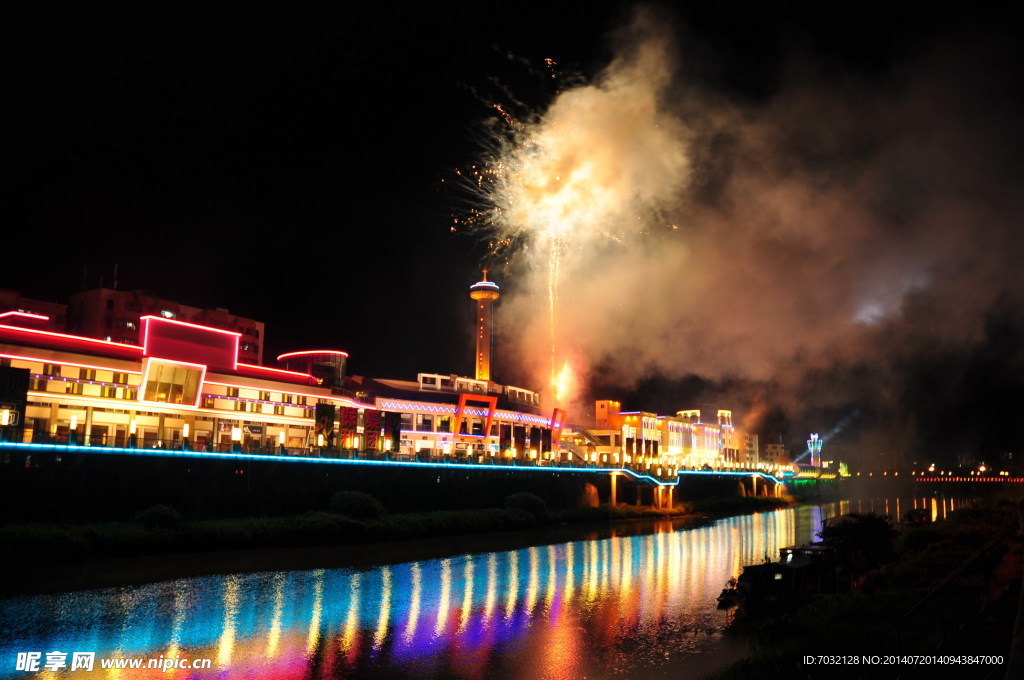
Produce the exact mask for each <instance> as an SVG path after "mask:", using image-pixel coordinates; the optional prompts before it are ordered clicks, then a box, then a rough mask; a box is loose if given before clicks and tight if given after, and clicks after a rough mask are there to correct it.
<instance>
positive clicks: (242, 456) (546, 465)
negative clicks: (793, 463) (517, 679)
mask: <svg viewBox="0 0 1024 680" xmlns="http://www.w3.org/2000/svg"><path fill="white" fill-rule="evenodd" d="M215 448H216V449H217V450H203V451H193V450H189V449H187V448H182V447H180V446H179V447H178V448H175V449H166V448H159V447H154V448H143V447H133V446H84V445H79V444H71V443H40V442H33V443H30V444H25V443H15V442H0V451H5V452H11V451H24V452H25V453H29V454H31V453H33V452H53V453H85V454H96V455H128V456H156V457H165V458H192V459H208V460H249V461H280V462H291V463H318V464H326V465H364V466H389V467H408V468H432V469H441V468H443V469H473V470H507V471H514V472H524V473H548V474H553V473H558V472H567V471H572V472H580V473H589V474H604V475H608V474H621V475H626V476H629V477H632V478H633V479H635V480H637V481H642V482H645V483H647V484H651V485H654V486H676V485H678V484H679V479H680V477H682V476H688V475H700V476H721V475H726V476H733V477H748V478H749V477H760V478H762V479H765V480H768V481H771V482H774V483H781V480H780V479H778V478H777V477H775V476H774V475H772V474H769V473H766V472H762V471H759V470H742V471H738V470H678V471H675V472H674V473H673V474H672V475H671V476H662V477H661V478H659V477H657V476H655V475H651V474H648V473H646V472H644V471H638V470H634V469H631V468H628V467H607V466H604V467H602V466H600V465H599V464H597V463H580V462H573V461H571V460H567V461H554V460H544V459H529V460H522V459H520V460H515V459H504V458H500V457H491V456H486V457H485V456H479V457H475V458H474V459H467V458H465V457H456V456H447V457H442V458H440V459H429V460H418V459H416V457H415V455H414V454H396V453H383V452H376V451H355V450H349V449H287V448H283V447H281V448H274V449H266V448H264V449H258V450H243V449H242V447H240V446H238V447H234V450H232V447H231V446H230V445H220V446H217V447H215Z"/></svg>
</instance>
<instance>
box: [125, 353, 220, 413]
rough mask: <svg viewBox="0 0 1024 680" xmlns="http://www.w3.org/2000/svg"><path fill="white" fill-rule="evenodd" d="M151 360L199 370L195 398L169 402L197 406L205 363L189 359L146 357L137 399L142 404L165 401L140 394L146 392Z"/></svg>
mask: <svg viewBox="0 0 1024 680" xmlns="http://www.w3.org/2000/svg"><path fill="white" fill-rule="evenodd" d="M153 361H162V362H164V363H168V364H177V365H178V366H190V367H192V368H198V369H199V370H200V371H201V375H200V376H199V385H198V386H197V389H196V400H195V401H194V402H193V403H191V404H171V406H172V407H174V406H191V407H192V408H199V402H200V400H201V399H202V398H203V384H204V381H205V380H206V364H193V363H192V362H190V361H178V360H176V359H164V358H161V357H146V359H145V361H144V363H145V364H146V370H145V372H144V373H143V375H142V382H141V383H139V399H138V400H139V401H140V402H142V403H144V404H166V403H168V402H166V401H152V400H150V399H145V398H143V396H142V395H144V394H145V393H146V383H147V382H149V367H150V366H152V365H153Z"/></svg>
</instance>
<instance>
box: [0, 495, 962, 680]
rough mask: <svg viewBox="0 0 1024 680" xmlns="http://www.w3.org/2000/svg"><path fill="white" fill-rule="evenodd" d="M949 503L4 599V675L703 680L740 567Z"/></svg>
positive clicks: (864, 504) (717, 650) (764, 516)
mask: <svg viewBox="0 0 1024 680" xmlns="http://www.w3.org/2000/svg"><path fill="white" fill-rule="evenodd" d="M956 506H957V504H956V502H955V501H950V500H946V499H934V498H928V499H916V500H908V499H904V500H902V501H901V500H895V499H891V500H880V501H861V502H858V501H852V502H845V501H844V502H841V503H835V504H829V505H824V506H803V507H800V508H795V509H788V510H780V511H777V512H769V513H761V514H755V515H746V516H740V517H731V518H726V519H722V520H718V521H716V522H714V523H713V524H710V525H708V526H704V527H699V528H694V529H685V530H674V529H673V527H672V523H671V522H661V523H657V525H656V526H655V531H656V533H651V534H647V535H612V536H611V537H609V538H604V539H597V540H581V541H574V542H570V543H563V544H558V545H548V546H542V547H533V548H523V549H520V550H511V551H507V552H501V553H486V554H475V555H464V556H461V557H452V558H446V559H439V560H426V561H421V562H411V563H405V564H397V565H388V566H382V567H377V568H373V569H368V570H363V571H360V570H354V569H331V570H324V569H318V570H314V571H292V572H276V573H257V574H230V575H225V576H213V577H202V578H187V579H178V580H175V581H169V582H165V583H158V584H153V585H147V586H141V587H133V588H115V589H105V590H95V591H83V592H76V593H69V594H64V595H47V596H34V597H20V598H13V599H10V600H6V601H3V602H0V622H2V625H3V636H2V638H0V660H2V661H0V664H2V665H0V677H2V678H8V677H31V676H29V675H28V674H26V673H22V672H15V670H14V668H15V664H14V659H15V657H16V655H17V653H18V652H26V651H39V652H42V653H43V659H44V660H45V658H46V653H47V652H50V651H53V650H60V651H66V652H74V651H94V652H96V653H97V659H99V658H101V657H108V658H114V657H123V658H132V657H153V658H155V657H159V656H163V657H164V658H175V657H179V656H180V657H187V658H209V659H212V660H213V668H212V669H211V670H206V671H186V670H174V669H171V670H168V671H167V672H161V671H160V670H149V671H127V672H122V673H121V674H120V675H107V673H108V672H109V671H99V669H98V668H97V670H96V671H93V672H92V673H89V672H84V671H75V672H67V671H58V672H55V673H53V672H43V673H40V674H39V675H37V676H35V677H40V678H77V677H82V678H95V677H123V678H140V677H142V678H149V677H154V678H155V677H160V678H172V679H173V678H177V679H179V680H181V679H184V678H202V677H217V678H225V679H233V678H270V677H273V678H280V679H287V678H341V677H344V678H350V677H360V676H364V677H380V676H387V677H403V676H407V677H416V678H430V677H457V678H465V679H466V680H473V679H475V678H484V677H487V678H524V677H531V678H552V679H554V680H559V679H564V680H569V679H572V678H581V677H589V678H602V677H633V676H636V677H645V678H648V677H651V675H652V673H656V674H659V675H660V674H666V675H670V676H671V677H674V678H686V677H697V676H698V675H700V674H703V673H704V672H706V671H707V670H708V666H707V661H708V659H710V658H716V656H727V654H726V649H727V648H729V649H731V650H732V652H731V653H732V654H733V655H735V654H736V653H740V652H741V647H740V646H739V645H738V644H737V643H735V642H730V641H729V640H727V639H723V634H722V628H723V625H724V624H725V618H724V616H725V615H724V614H723V613H722V612H719V611H717V609H716V598H717V596H718V593H719V592H720V591H721V588H722V586H723V585H724V584H725V582H726V581H727V580H728V579H729V578H730V577H733V576H736V575H738V574H739V573H740V571H741V570H742V568H743V566H744V565H747V564H752V563H755V562H760V561H761V560H763V559H764V558H765V557H769V558H773V559H774V558H776V557H778V551H779V548H781V547H785V546H788V545H792V544H795V543H803V542H806V541H810V540H815V538H816V534H817V532H818V531H819V530H820V528H821V525H822V521H823V520H825V519H827V518H828V517H832V516H836V515H839V514H844V513H848V512H861V513H867V512H876V513H879V514H889V515H892V516H894V517H901V516H902V515H903V514H905V513H906V512H907V511H909V510H910V509H912V508H914V509H916V508H924V509H926V510H927V511H929V512H930V513H931V514H932V516H933V517H936V518H938V517H944V516H945V515H946V514H947V513H948V512H951V511H952V510H953V509H955V507H956ZM737 650H740V651H737ZM702 655H703V656H702ZM69 658H70V654H69ZM94 673H99V674H98V675H94Z"/></svg>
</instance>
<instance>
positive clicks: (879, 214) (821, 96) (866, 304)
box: [491, 10, 1024, 449]
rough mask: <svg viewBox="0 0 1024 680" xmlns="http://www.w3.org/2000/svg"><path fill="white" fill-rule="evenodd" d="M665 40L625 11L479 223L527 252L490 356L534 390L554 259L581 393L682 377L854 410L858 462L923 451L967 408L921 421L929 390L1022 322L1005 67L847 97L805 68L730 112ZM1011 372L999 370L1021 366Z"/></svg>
mask: <svg viewBox="0 0 1024 680" xmlns="http://www.w3.org/2000/svg"><path fill="white" fill-rule="evenodd" d="M678 33H679V32H678V31H676V30H674V29H673V26H672V22H671V21H666V20H665V17H663V16H658V15H657V14H655V13H652V12H651V11H649V10H646V11H641V12H639V13H637V15H636V16H635V18H634V20H633V22H632V23H631V25H630V26H629V27H627V28H626V29H624V30H623V31H622V32H621V33H620V34H619V35H618V36H617V52H616V54H617V56H616V58H615V59H614V60H613V61H612V62H611V63H610V64H609V65H608V67H607V68H606V69H605V70H604V71H603V72H602V73H601V74H599V75H598V76H597V77H596V78H594V79H593V81H592V82H590V83H586V84H582V85H578V86H576V87H573V88H570V89H567V90H565V91H563V92H562V93H560V94H559V95H558V96H557V97H556V98H555V99H554V101H553V102H552V104H551V105H550V107H549V108H548V110H547V111H545V112H544V113H543V114H542V115H541V116H540V117H539V118H538V119H537V121H536V122H534V123H532V124H530V125H527V126H525V127H523V128H522V129H520V130H519V131H518V133H517V135H516V137H515V140H514V144H512V145H511V146H509V147H508V148H506V149H504V150H503V152H502V155H501V158H502V163H503V169H504V170H505V171H506V172H505V174H504V175H503V176H502V178H501V179H500V180H499V181H498V182H497V183H496V184H495V187H494V188H495V191H494V192H493V193H492V195H491V198H492V200H493V201H494V205H495V206H496V211H495V213H494V215H493V217H494V218H495V221H496V223H497V225H498V229H499V232H500V233H501V234H502V235H503V236H506V237H509V238H515V239H518V241H519V243H520V244H521V246H522V247H521V248H520V250H519V251H518V253H517V255H516V256H515V257H514V258H513V259H512V260H511V261H510V264H509V269H508V271H506V273H505V275H506V277H507V279H508V280H509V281H510V282H511V285H510V286H508V287H506V291H507V292H506V295H505V297H504V298H503V300H502V302H501V306H502V309H501V313H500V319H501V322H502V329H503V330H502V332H503V341H504V343H505V344H506V345H512V346H514V351H515V353H516V357H517V360H518V362H519V363H520V364H521V365H529V366H530V367H531V369H532V372H533V376H534V379H533V382H534V384H539V385H545V386H546V385H547V380H548V374H549V373H548V372H549V369H550V362H549V359H550V356H551V353H552V347H551V345H552V338H551V333H550V323H551V319H550V317H549V308H548V303H549V299H550V297H551V295H550V291H549V284H550V282H551V280H552V276H553V272H552V262H551V253H552V250H553V249H554V251H555V253H556V255H557V263H556V265H557V270H556V272H555V274H556V275H557V280H558V291H557V300H556V304H555V309H554V316H555V338H554V345H555V354H556V355H557V357H558V359H557V361H561V359H562V358H564V359H566V360H568V361H569V362H570V364H571V365H572V366H573V368H574V370H576V371H577V377H578V379H579V380H580V382H581V383H585V382H586V381H587V380H588V379H597V378H600V381H601V382H602V383H603V384H609V383H614V384H618V385H621V386H622V387H623V388H629V387H632V386H635V385H636V384H637V383H638V381H640V380H641V379H643V378H646V377H649V376H652V375H657V376H663V377H668V378H683V377H685V376H690V375H697V376H701V377H703V378H705V379H707V380H710V381H717V382H718V383H722V384H724V383H729V384H733V385H741V386H742V390H744V391H745V393H746V394H745V396H744V397H743V398H742V400H743V401H744V403H745V405H747V406H749V408H750V413H751V414H754V413H756V412H760V411H762V410H763V409H765V407H766V406H765V403H764V402H765V401H766V400H767V401H770V402H771V405H772V407H774V408H781V409H783V410H784V411H785V412H786V413H787V414H788V416H789V417H790V418H791V419H800V418H805V419H811V420H810V422H811V423H812V424H813V418H812V416H813V417H818V418H820V417H821V416H822V414H823V413H826V414H831V416H830V417H833V418H834V419H835V421H838V420H840V419H841V417H842V416H843V415H844V414H845V413H848V412H849V411H851V410H852V409H854V408H864V413H865V417H864V418H863V419H862V422H861V423H860V425H861V429H860V432H859V434H858V436H859V437H861V439H862V443H863V442H870V445H871V446H873V447H875V448H878V447H882V448H889V449H896V448H903V449H905V448H913V447H914V446H915V442H917V444H916V445H917V446H920V445H921V444H920V443H921V442H922V441H923V440H922V434H923V433H922V430H924V429H926V428H928V427H932V426H933V424H934V420H935V419H936V418H939V417H940V416H941V417H945V416H944V414H945V412H946V411H947V410H951V411H953V412H954V413H957V414H958V415H959V416H962V415H963V410H962V405H963V402H964V401H966V400H967V399H968V396H967V395H962V394H961V395H950V398H949V399H948V400H947V401H945V402H942V403H943V406H942V407H941V408H939V409H938V411H939V412H935V413H930V415H928V416H927V417H926V416H923V415H922V413H921V411H920V408H918V407H921V406H922V405H923V404H926V403H927V401H928V399H933V400H934V399H940V401H941V398H940V396H937V395H935V394H934V393H931V394H929V393H928V390H927V389H923V388H922V385H925V384H928V381H929V380H932V379H933V377H932V376H934V375H936V372H938V374H941V372H942V370H943V368H944V362H952V364H953V365H958V366H962V365H964V362H967V364H970V365H972V366H975V369H965V370H967V373H968V374H971V375H975V374H976V373H977V370H976V368H977V365H978V361H979V360H978V359H977V357H978V356H979V354H978V353H979V352H987V351H989V350H992V349H993V342H994V340H993V337H994V331H993V328H996V327H1000V328H1005V327H1006V324H1005V323H1002V325H1000V324H1001V321H1000V320H1005V319H1013V318H1019V312H1020V310H1021V309H1024V304H1022V303H1024V299H1022V297H1024V285H1022V284H1024V280H1022V278H1024V275H1022V270H1021V267H1020V262H1021V261H1022V260H1021V258H1022V255H1024V252H1022V250H1024V247H1022V239H1021V237H1020V234H1019V230H1020V216H1021V215H1022V214H1024V213H1022V211H1021V207H1022V206H1021V197H1020V193H1019V192H1018V191H1017V190H1016V186H1018V184H1017V180H1018V179H1019V174H1020V173H1019V170H1020V164H1019V160H1018V159H1019V158H1020V157H1021V156H1020V148H1019V141H1020V137H1019V136H1016V134H1013V135H1009V134H1008V132H1010V131H1016V130H1017V129H1018V125H1017V123H1016V120H1017V118H1016V116H1017V115H1019V111H1014V110H1012V109H1007V107H1006V106H1005V103H1006V102H1005V100H1006V99H1007V97H1008V96H1009V95H1008V93H1007V91H1006V88H1007V87H1016V86H1009V85H1007V83H1006V82H1005V81H1003V80H1001V79H1000V77H999V75H998V74H999V73H1000V71H999V70H998V69H994V68H991V66H992V65H993V63H995V62H997V61H998V59H999V58H1000V57H1001V55H1000V54H999V53H998V51H986V50H982V49H977V48H976V46H975V45H974V44H964V43H961V44H952V45H947V46H939V45H935V46H932V47H931V49H930V50H928V51H927V53H923V54H922V55H921V56H919V57H918V58H916V59H905V60H904V61H903V62H902V63H899V64H896V65H894V66H893V68H892V69H891V70H890V71H889V72H887V73H886V74H885V75H884V77H879V76H866V75H862V76H857V75H855V74H854V75H847V76H845V77H843V78H842V79H836V78H832V77H826V76H825V75H823V74H819V73H816V72H815V70H814V69H813V68H811V67H809V66H808V65H807V62H805V61H801V60H800V59H799V58H796V59H793V60H792V64H791V66H790V68H789V70H788V71H787V72H786V73H785V74H784V76H783V82H782V85H781V86H780V87H779V88H778V89H777V90H776V91H775V92H774V93H773V94H772V95H771V96H770V97H767V98H765V99H762V100H758V101H755V102H754V103H749V102H748V103H738V102H742V100H738V99H737V98H730V97H729V96H727V93H722V92H720V91H718V92H716V91H715V90H714V89H713V88H711V87H708V86H706V85H705V86H699V85H698V84H696V83H695V82H693V81H692V80H691V79H689V77H688V73H692V70H689V71H688V69H687V68H686V63H685V56H681V55H683V54H684V51H683V50H680V49H679V46H680V44H679V42H678V39H677V35H678ZM977 74H987V77H980V78H979V77H978V75H977ZM1011 94H1012V93H1011ZM1011 326H1012V329H1011V331H1008V332H1010V333H1011V335H1013V334H1014V333H1016V332H1017V330H1018V329H1019V324H1017V325H1012V324H1011ZM1013 337H1017V336H1015V335H1013ZM1010 344H1012V343H1010ZM509 349H510V348H509V347H506V350H505V351H509ZM1001 351H1002V350H1001ZM1019 352H1020V350H1019V349H1018V348H1017V347H1015V346H1014V347H1011V348H1009V349H1008V350H1006V351H1002V357H1003V358H1004V359H1007V360H1008V361H1010V362H1011V363H1013V362H1017V363H1014V364H1013V365H1014V366H1016V367H1017V368H1019V365H1020V363H1021V360H1020V357H1019ZM986 356H988V355H986ZM986 366H988V365H987V364H986ZM945 369H947V370H952V369H951V364H949V363H945ZM986 370H989V371H990V372H991V373H992V375H997V374H999V369H998V368H996V367H992V366H988V368H987V369H986ZM598 371H599V372H600V375H599V376H598V375H595V372H598ZM972 371H973V373H972ZM954 372H955V371H954ZM968 382H969V380H968ZM983 384H984V381H982V383H979V384H978V385H976V386H975V387H977V388H979V389H982V388H983ZM1015 389H1016V388H1015ZM598 396H607V397H614V396H616V395H598ZM954 396H955V398H954ZM865 404H867V406H866V408H865ZM630 406H632V407H635V408H645V407H646V405H645V404H631V405H630ZM688 406H689V404H678V408H685V407H688ZM723 406H730V405H727V404H723ZM733 406H735V407H736V408H739V406H740V405H739V404H735V405H733ZM576 408H577V409H580V408H586V407H585V406H577V407H576ZM915 408H917V409H918V410H917V411H915V410H914V409H915ZM932 410H933V411H934V410H936V409H932ZM754 425H756V424H754ZM833 425H835V422H820V423H819V424H817V425H816V427H819V428H820V429H822V430H823V431H827V430H828V429H829V428H830V427H831V426H833ZM857 427H858V425H857V424H856V423H855V424H853V425H851V426H850V427H849V428H848V429H849V430H856V429H857ZM868 430H871V431H870V432H869V431H868ZM976 443H977V441H976V440H975V444H976ZM992 445H993V446H994V445H995V444H994V443H993V444H992Z"/></svg>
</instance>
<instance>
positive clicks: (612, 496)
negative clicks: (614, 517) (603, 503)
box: [608, 472, 619, 507]
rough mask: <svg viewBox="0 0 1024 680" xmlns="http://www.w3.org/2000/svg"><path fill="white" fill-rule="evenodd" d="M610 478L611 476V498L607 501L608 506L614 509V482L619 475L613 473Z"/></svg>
mask: <svg viewBox="0 0 1024 680" xmlns="http://www.w3.org/2000/svg"><path fill="white" fill-rule="evenodd" d="M611 476H612V493H611V497H610V498H609V499H608V505H611V506H612V507H615V482H616V480H617V478H618V476H619V473H617V472H613V473H612V475H611Z"/></svg>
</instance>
